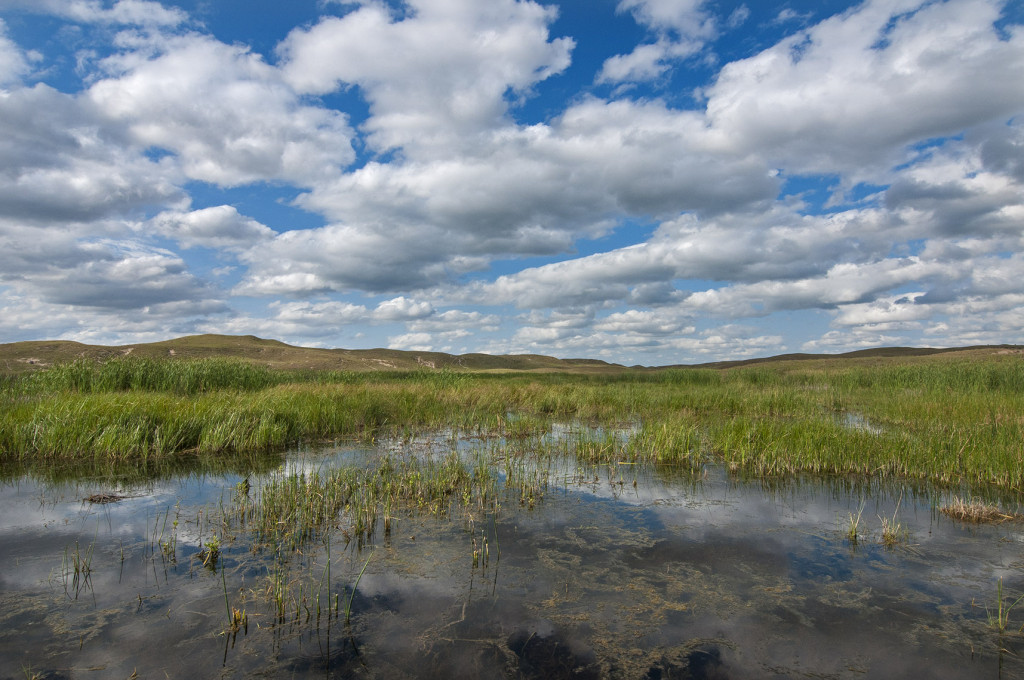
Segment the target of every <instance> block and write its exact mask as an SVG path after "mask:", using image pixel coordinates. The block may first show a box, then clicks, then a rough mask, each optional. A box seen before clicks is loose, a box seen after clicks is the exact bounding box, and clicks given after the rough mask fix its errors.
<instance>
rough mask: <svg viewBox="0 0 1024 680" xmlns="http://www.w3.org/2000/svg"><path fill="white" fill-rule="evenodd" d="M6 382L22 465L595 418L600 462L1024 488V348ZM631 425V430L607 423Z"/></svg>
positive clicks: (122, 372)
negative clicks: (664, 365) (551, 368)
mask: <svg viewBox="0 0 1024 680" xmlns="http://www.w3.org/2000/svg"><path fill="white" fill-rule="evenodd" d="M0 390H2V393H0V394H2V399H0V462H2V463H4V464H5V465H7V466H13V467H14V468H19V469H23V470H24V469H35V468H37V467H40V466H46V465H51V464H59V465H76V464H79V465H80V464H101V463H117V464H128V465H132V464H146V465H153V464H158V463H160V462H170V461H182V460H187V459H190V458H202V459H204V460H216V458H217V457H218V456H226V455H227V454H244V453H259V452H271V451H280V450H284V449H287V448H289V447H294V446H298V445H306V446H310V445H312V446H315V445H317V444H318V443H321V442H326V441H332V440H337V439H344V438H374V437H377V436H380V435H381V434H382V433H385V432H386V433H403V432H404V433H416V432H428V431H430V432H436V431H452V432H458V433H464V434H473V435H482V436H489V437H502V438H506V439H508V440H515V439H516V438H520V439H521V438H524V437H535V438H536V437H537V436H538V435H541V434H543V433H546V432H548V431H550V429H551V428H552V427H553V426H556V425H558V424H565V423H582V424H586V425H588V426H594V427H595V428H597V429H593V430H588V432H590V434H584V435H578V436H577V440H576V441H574V442H573V453H574V455H576V456H577V457H578V458H579V459H581V460H583V461H587V462H591V463H603V462H643V463H649V464H654V465H662V466H677V467H679V466H681V467H686V468H691V469H699V468H700V467H701V466H703V465H705V464H707V463H709V462H720V463H723V464H724V465H726V466H727V467H728V469H729V470H731V471H733V472H735V473H736V474H741V475H746V476H761V477H775V476H779V475H792V474H797V473H814V474H822V475H859V476H870V477H885V478H900V479H912V480H922V481H929V482H933V483H937V484H939V485H945V486H958V485H963V486H967V487H996V488H998V489H999V490H1002V491H1011V492H1016V491H1020V490H1021V488H1022V486H1024V437H1022V431H1021V430H1022V422H1024V360H1022V358H1021V356H1020V355H1019V354H1017V353H1010V352H1005V353H996V352H987V353H983V354H971V353H963V354H949V355H936V356H928V357H888V358H879V357H875V358H871V359H863V360H854V359H847V360H843V361H827V360H808V361H777V362H765V363H758V364H753V365H746V366H732V367H726V368H672V369H661V370H650V369H622V370H617V371H606V372H601V373H571V372H526V371H520V372H516V371H511V372H501V373H495V372H488V371H460V370H457V369H453V368H442V369H418V370H404V371H392V372H383V371H375V372H367V371H329V370H319V371H311V370H305V371H303V370H279V369H272V368H268V367H265V366H260V365H258V364H255V363H253V362H251V361H247V360H243V359H232V358H199V359H188V358H186V359H159V358H144V357H143V358H136V357H132V356H124V357H117V358H113V359H108V360H106V361H96V360H91V359H79V360H76V361H72V362H67V363H62V364H56V365H53V366H51V367H49V368H46V369H44V370H39V371H36V372H30V373H19V374H12V375H8V376H6V377H5V378H4V379H3V383H2V387H0ZM627 425H628V426H629V429H628V435H627V436H611V435H597V434H593V433H594V432H602V431H605V432H607V431H610V429H609V428H622V427H624V426H627ZM602 428H603V429H602ZM537 441H538V442H539V441H540V440H537ZM548 447H549V448H551V446H550V444H549V445H548ZM543 448H544V447H543V446H542V445H541V444H540V443H538V444H537V445H536V446H534V447H532V454H533V455H542V454H543V450H542V449H543Z"/></svg>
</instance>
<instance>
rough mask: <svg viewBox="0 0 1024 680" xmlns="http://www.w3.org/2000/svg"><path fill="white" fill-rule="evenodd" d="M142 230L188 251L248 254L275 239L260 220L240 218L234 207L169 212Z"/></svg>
mask: <svg viewBox="0 0 1024 680" xmlns="http://www.w3.org/2000/svg"><path fill="white" fill-rule="evenodd" d="M141 229H142V230H147V229H151V230H152V231H153V232H155V233H158V234H161V235H163V236H166V237H168V238H172V239H174V240H176V241H178V243H180V244H181V245H182V247H184V248H194V247H197V246H199V247H204V248H221V249H224V250H234V251H238V250H244V249H247V248H250V247H252V246H254V245H256V244H257V243H259V242H261V241H265V240H267V239H269V238H271V237H273V235H274V231H273V230H272V229H270V228H269V227H267V226H266V225H263V224H260V223H259V222H257V221H256V220H254V219H252V218H249V217H245V216H244V215H240V214H239V213H238V210H237V209H235V207H234V206H230V205H218V206H213V207H210V208H202V209H200V210H193V211H190V212H185V211H176V210H175V211H165V212H162V213H160V214H159V215H157V216H156V217H154V218H153V219H151V220H150V221H149V222H148V223H146V224H145V225H142V226H141Z"/></svg>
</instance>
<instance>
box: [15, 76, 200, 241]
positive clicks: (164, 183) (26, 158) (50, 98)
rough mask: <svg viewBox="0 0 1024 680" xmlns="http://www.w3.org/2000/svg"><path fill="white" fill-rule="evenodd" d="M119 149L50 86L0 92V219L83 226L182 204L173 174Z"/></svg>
mask: <svg viewBox="0 0 1024 680" xmlns="http://www.w3.org/2000/svg"><path fill="white" fill-rule="evenodd" d="M124 142H125V140H124V138H123V136H122V135H121V134H120V133H119V131H117V130H116V129H112V128H111V127H110V126H109V125H107V123H106V121H105V120H104V119H103V117H102V116H101V115H99V114H98V113H97V112H96V111H95V110H94V109H92V107H91V106H89V105H88V104H87V103H83V102H82V101H81V100H79V99H77V98H75V97H72V96H69V95H65V94H63V93H61V92H58V91H56V90H54V89H53V88H51V87H48V86H46V85H43V84H39V85H36V86H34V87H31V88H19V89H15V90H12V91H9V92H0V166H2V167H3V168H4V170H3V171H0V216H6V217H12V218H18V219H21V220H24V221H29V222H34V223H47V222H49V221H52V220H59V221H88V220H95V219H97V218H100V217H104V216H108V215H129V214H131V213H132V212H134V211H136V210H139V209H141V208H144V207H145V206H149V205H154V204H157V205H159V204H164V203H173V202H177V201H180V200H182V199H183V198H184V195H183V193H182V191H181V189H180V188H179V187H178V186H177V185H176V183H175V179H176V177H177V175H176V173H175V171H174V168H173V167H170V166H169V165H168V164H166V163H160V162H154V161H150V160H149V159H147V158H146V157H145V156H143V155H141V154H139V153H138V152H137V151H136V150H134V149H132V148H131V147H130V146H127V147H126V146H125V144H124Z"/></svg>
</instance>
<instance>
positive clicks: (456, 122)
mask: <svg viewBox="0 0 1024 680" xmlns="http://www.w3.org/2000/svg"><path fill="white" fill-rule="evenodd" d="M555 15H556V10H555V9H553V8H546V7H542V6H541V5H538V4H536V3H533V2H514V1H513V0H492V1H490V2H477V1H476V0H446V1H445V2H436V1H430V0H410V1H409V3H408V12H407V14H406V16H405V17H404V18H402V19H396V18H395V17H393V16H392V15H391V14H390V12H389V11H388V9H387V8H386V7H385V6H384V5H383V4H377V3H368V4H364V5H362V6H360V7H359V8H358V9H356V10H355V11H353V12H351V13H349V14H347V15H345V16H344V17H327V18H324V19H322V20H321V21H320V22H319V23H317V24H316V25H315V26H313V27H311V28H308V29H297V30H295V31H293V32H292V33H291V35H289V37H288V39H287V40H286V41H285V42H284V43H282V45H281V46H280V48H279V52H280V54H281V56H282V59H283V62H284V72H285V76H286V77H287V79H288V82H290V83H291V84H292V85H293V86H294V87H295V88H296V89H297V90H299V91H302V92H311V93H326V92H331V91H334V90H336V89H338V88H340V87H345V86H347V85H358V86H359V87H360V89H361V91H362V93H363V94H364V96H365V97H366V99H367V100H368V102H369V103H370V107H371V110H372V113H373V115H372V117H371V119H370V120H369V121H367V122H366V123H365V124H364V126H363V127H364V129H365V130H366V131H367V132H368V133H369V141H370V144H371V146H372V147H373V148H374V149H376V150H378V151H384V150H387V149H393V148H398V147H401V148H403V149H404V151H405V153H406V154H410V155H413V156H415V155H416V154H418V153H421V152H422V151H421V150H424V149H436V148H438V147H439V146H444V147H452V146H455V145H457V146H459V147H460V148H466V147H470V148H471V147H472V145H473V144H474V140H473V138H474V136H475V135H477V134H479V133H482V132H486V131H488V130H491V129H493V128H494V127H495V126H499V125H501V124H503V123H502V121H503V119H504V116H505V113H506V111H507V109H508V105H509V102H508V94H509V93H510V92H511V93H513V94H523V93H525V92H527V91H528V90H529V88H530V87H531V86H532V85H534V84H535V83H537V82H539V81H542V80H544V79H546V78H548V77H550V76H551V75H553V74H556V73H559V72H560V71H562V70H564V69H565V68H566V67H567V66H568V65H569V53H570V51H571V50H572V47H573V41H572V40H570V39H565V38H559V39H555V40H552V41H549V40H548V24H550V23H551V22H552V21H553V20H554V18H555Z"/></svg>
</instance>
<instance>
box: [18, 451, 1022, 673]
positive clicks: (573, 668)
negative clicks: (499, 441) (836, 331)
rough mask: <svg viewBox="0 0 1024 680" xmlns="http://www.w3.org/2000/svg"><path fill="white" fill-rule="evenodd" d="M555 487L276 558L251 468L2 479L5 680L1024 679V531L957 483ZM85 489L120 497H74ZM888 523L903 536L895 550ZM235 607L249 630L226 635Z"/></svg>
mask: <svg viewBox="0 0 1024 680" xmlns="http://www.w3.org/2000/svg"><path fill="white" fill-rule="evenodd" d="M438 441H442V440H438ZM483 445H484V443H482V442H474V441H471V440H466V441H463V442H461V443H460V444H459V447H460V448H461V449H462V450H467V449H472V448H473V447H474V446H483ZM408 446H409V443H408V442H402V441H390V442H384V443H381V444H378V445H377V446H376V447H370V446H359V447H356V446H338V447H332V448H328V449H326V450H324V451H318V452H310V451H305V452H301V453H300V452H296V453H293V454H289V455H287V456H284V457H281V458H280V459H279V460H271V461H270V462H269V463H266V462H265V465H264V466H263V468H266V467H268V466H269V468H270V469H274V468H275V467H276V466H277V465H278V464H280V465H281V466H282V468H281V469H283V470H296V469H304V470H307V471H310V472H311V473H315V472H316V471H318V470H319V471H322V470H324V469H326V468H327V467H329V466H331V465H337V464H343V463H347V462H348V463H350V462H352V461H353V460H362V459H366V458H372V457H373V456H376V455H380V453H381V452H382V451H385V450H388V451H392V452H394V451H396V450H397V451H400V450H402V449H403V447H408ZM550 472H551V480H552V481H551V483H550V485H549V486H548V487H547V490H546V492H545V493H544V495H543V497H542V498H541V499H539V500H538V502H537V503H535V504H534V505H533V507H532V509H531V508H530V507H528V506H527V505H525V504H524V505H520V504H519V503H517V502H515V500H514V499H506V500H505V501H504V502H503V503H502V505H501V508H500V509H499V510H498V512H496V513H490V512H488V513H479V514H474V513H472V512H469V513H468V514H451V515H447V516H438V515H430V514H427V515H423V514H419V515H409V516H406V515H403V514H399V515H398V516H397V518H396V519H395V521H394V522H393V524H392V526H391V530H390V532H387V533H385V532H384V531H383V528H382V527H378V530H377V533H376V534H375V535H374V536H373V538H372V540H371V541H369V542H364V543H363V544H362V545H359V542H357V541H354V540H353V541H350V542H348V543H346V541H345V536H344V535H343V534H342V532H341V531H340V529H338V530H335V531H332V532H330V533H329V534H328V535H324V536H320V537H319V538H317V539H316V540H314V541H311V542H309V543H308V544H305V545H302V546H300V547H299V549H298V550H296V551H294V552H291V553H289V554H288V555H287V556H286V560H285V563H282V560H281V559H280V558H279V556H275V555H273V554H272V553H271V551H268V550H266V549H265V548H259V547H258V546H254V545H253V544H252V542H251V538H252V537H251V535H250V533H249V531H248V529H247V528H246V527H245V526H243V525H242V524H240V523H239V521H237V518H235V515H234V508H235V506H236V503H237V502H238V498H239V494H240V493H241V491H240V489H239V484H240V483H241V482H242V481H243V479H248V481H249V483H250V484H251V485H252V486H253V488H254V492H255V490H258V488H259V484H260V483H261V480H265V479H266V478H267V477H268V476H269V475H271V474H275V473H273V472H267V471H265V469H260V470H254V471H253V472H251V473H250V474H246V473H245V471H240V472H238V473H224V472H220V473H209V474H205V473H203V472H202V471H192V472H187V473H180V474H175V475H171V476H168V477H165V478H163V479H160V480H156V481H148V482H136V483H122V484H120V485H118V484H117V483H115V482H112V481H110V480H106V479H80V480H76V481H65V482H59V483H58V482H53V481H45V480H43V479H41V478H39V477H35V476H31V475H29V476H22V477H19V478H17V479H15V480H12V481H9V482H6V483H4V484H3V485H2V486H0V677H2V678H8V677H10V678H23V677H32V674H37V677H42V678H97V677H129V676H130V675H131V674H132V673H133V672H137V673H138V676H139V677H186V676H192V677H211V678H218V677H223V678H234V677H239V678H240V677H265V678H293V677H324V678H333V677H338V678H340V677H368V678H374V677H382V678H402V677H408V678H420V677H423V678H430V677H446V678H447V677H522V678H558V677H566V678H568V677H572V678H600V677H615V678H669V677H690V678H760V677H780V678H781V677H787V678H788V677H830V678H847V677H850V678H862V677H931V678H998V677H1024V663H1022V661H1021V657H1020V654H1022V653H1024V642H1022V636H1021V635H1020V634H1019V633H1018V632H1017V631H1018V629H1019V628H1020V626H1021V624H1022V623H1024V604H1022V605H1020V611H1019V612H1018V611H1017V610H1010V612H1009V615H1008V617H1009V624H1010V626H1009V628H1010V632H1009V633H1007V634H1003V635H1000V634H999V633H998V631H996V630H995V629H994V628H993V627H992V626H991V625H989V618H990V616H991V615H994V614H996V613H997V611H998V609H997V599H996V598H997V583H998V582H999V579H1002V583H1003V588H1004V591H1003V594H1004V597H1005V604H1006V605H1009V604H1010V603H1012V602H1013V600H1014V599H1016V597H1017V596H1018V595H1019V594H1021V593H1024V572H1022V566H1024V559H1022V557H1024V552H1022V541H1024V527H1022V526H1021V525H1019V524H1014V523H1005V524H1000V525H991V526H973V525H963V524H960V523H957V522H955V521H953V520H950V519H948V518H947V517H945V516H944V515H942V514H941V513H939V512H938V511H937V507H938V506H939V505H941V504H942V503H943V502H945V501H946V500H947V499H948V496H949V492H947V491H942V490H935V489H929V488H914V489H911V488H910V487H907V486H904V485H901V484H898V483H889V484H880V483H877V482H870V481H864V480H861V481H855V480H846V479H842V480H837V479H831V480H830V479H825V480H823V479H815V478H805V477H801V478H787V479H778V480H767V481H766V480H750V481H744V480H741V479H738V478H736V477H734V476H731V475H730V474H728V473H727V472H726V471H725V470H723V469H721V468H718V467H714V466H710V467H708V468H707V469H705V470H704V471H703V472H702V473H698V474H693V473H689V472H687V473H682V472H680V473H673V471H672V470H670V469H669V470H666V469H664V468H662V469H657V470H655V469H653V468H643V467H640V466H627V465H612V466H601V467H596V468H593V467H591V468H585V467H581V466H576V465H575V464H573V463H572V462H571V461H562V462H561V463H560V464H559V465H558V466H555V467H554V468H552V469H551V471H550ZM98 493H107V494H111V495H116V496H118V497H120V500H117V501H116V502H109V503H94V502H90V501H89V500H86V499H87V498H89V497H90V496H92V495H93V494H98ZM858 513H859V514H860V516H861V523H860V538H859V540H858V541H857V542H856V543H852V542H851V541H850V540H849V538H848V537H847V535H846V532H847V528H848V525H849V517H850V515H851V514H853V515H857V514H858ZM883 519H885V520H887V521H890V522H891V521H897V522H899V523H900V524H901V526H902V527H904V528H905V533H904V534H903V537H902V538H901V540H900V541H898V542H897V544H896V545H894V546H886V545H884V544H883V543H882V541H881V531H882V524H883ZM214 536H216V537H217V538H216V540H217V542H218V543H219V548H220V554H219V556H218V559H217V561H216V562H215V563H214V564H212V565H210V564H208V565H206V566H204V564H203V557H204V555H203V550H204V549H206V548H207V543H209V542H210V541H212V540H214V538H213V537H214ZM485 545H486V548H485V547H484V546H485ZM474 551H476V557H475V558H474ZM76 564H77V565H78V567H79V569H78V571H77V573H76V569H75V565H76ZM364 565H365V572H363V574H362V577H361V578H359V574H360V571H361V570H362V569H363V567H364ZM357 578H359V581H358V587H357V588H356V589H355V591H354V593H353V589H352V587H353V585H354V584H355V583H356V580H357ZM275 579H276V580H275ZM285 581H287V586H288V594H287V597H286V598H284V599H285V600H286V602H287V603H286V605H285V607H284V609H285V611H284V615H283V616H282V613H281V609H280V608H279V607H278V604H276V603H275V600H274V597H273V593H274V584H275V583H277V584H278V586H280V585H281V584H282V583H283V582H285ZM278 592H280V591H278ZM350 598H351V602H350V612H351V617H350V619H349V621H348V622H347V623H346V621H345V609H346V606H347V605H349V601H350ZM235 608H237V609H239V610H242V609H244V611H245V613H246V617H247V622H248V625H247V626H246V627H242V628H240V629H239V630H237V631H234V632H232V631H231V630H230V629H229V618H228V616H229V612H230V611H231V610H232V609H235Z"/></svg>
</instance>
